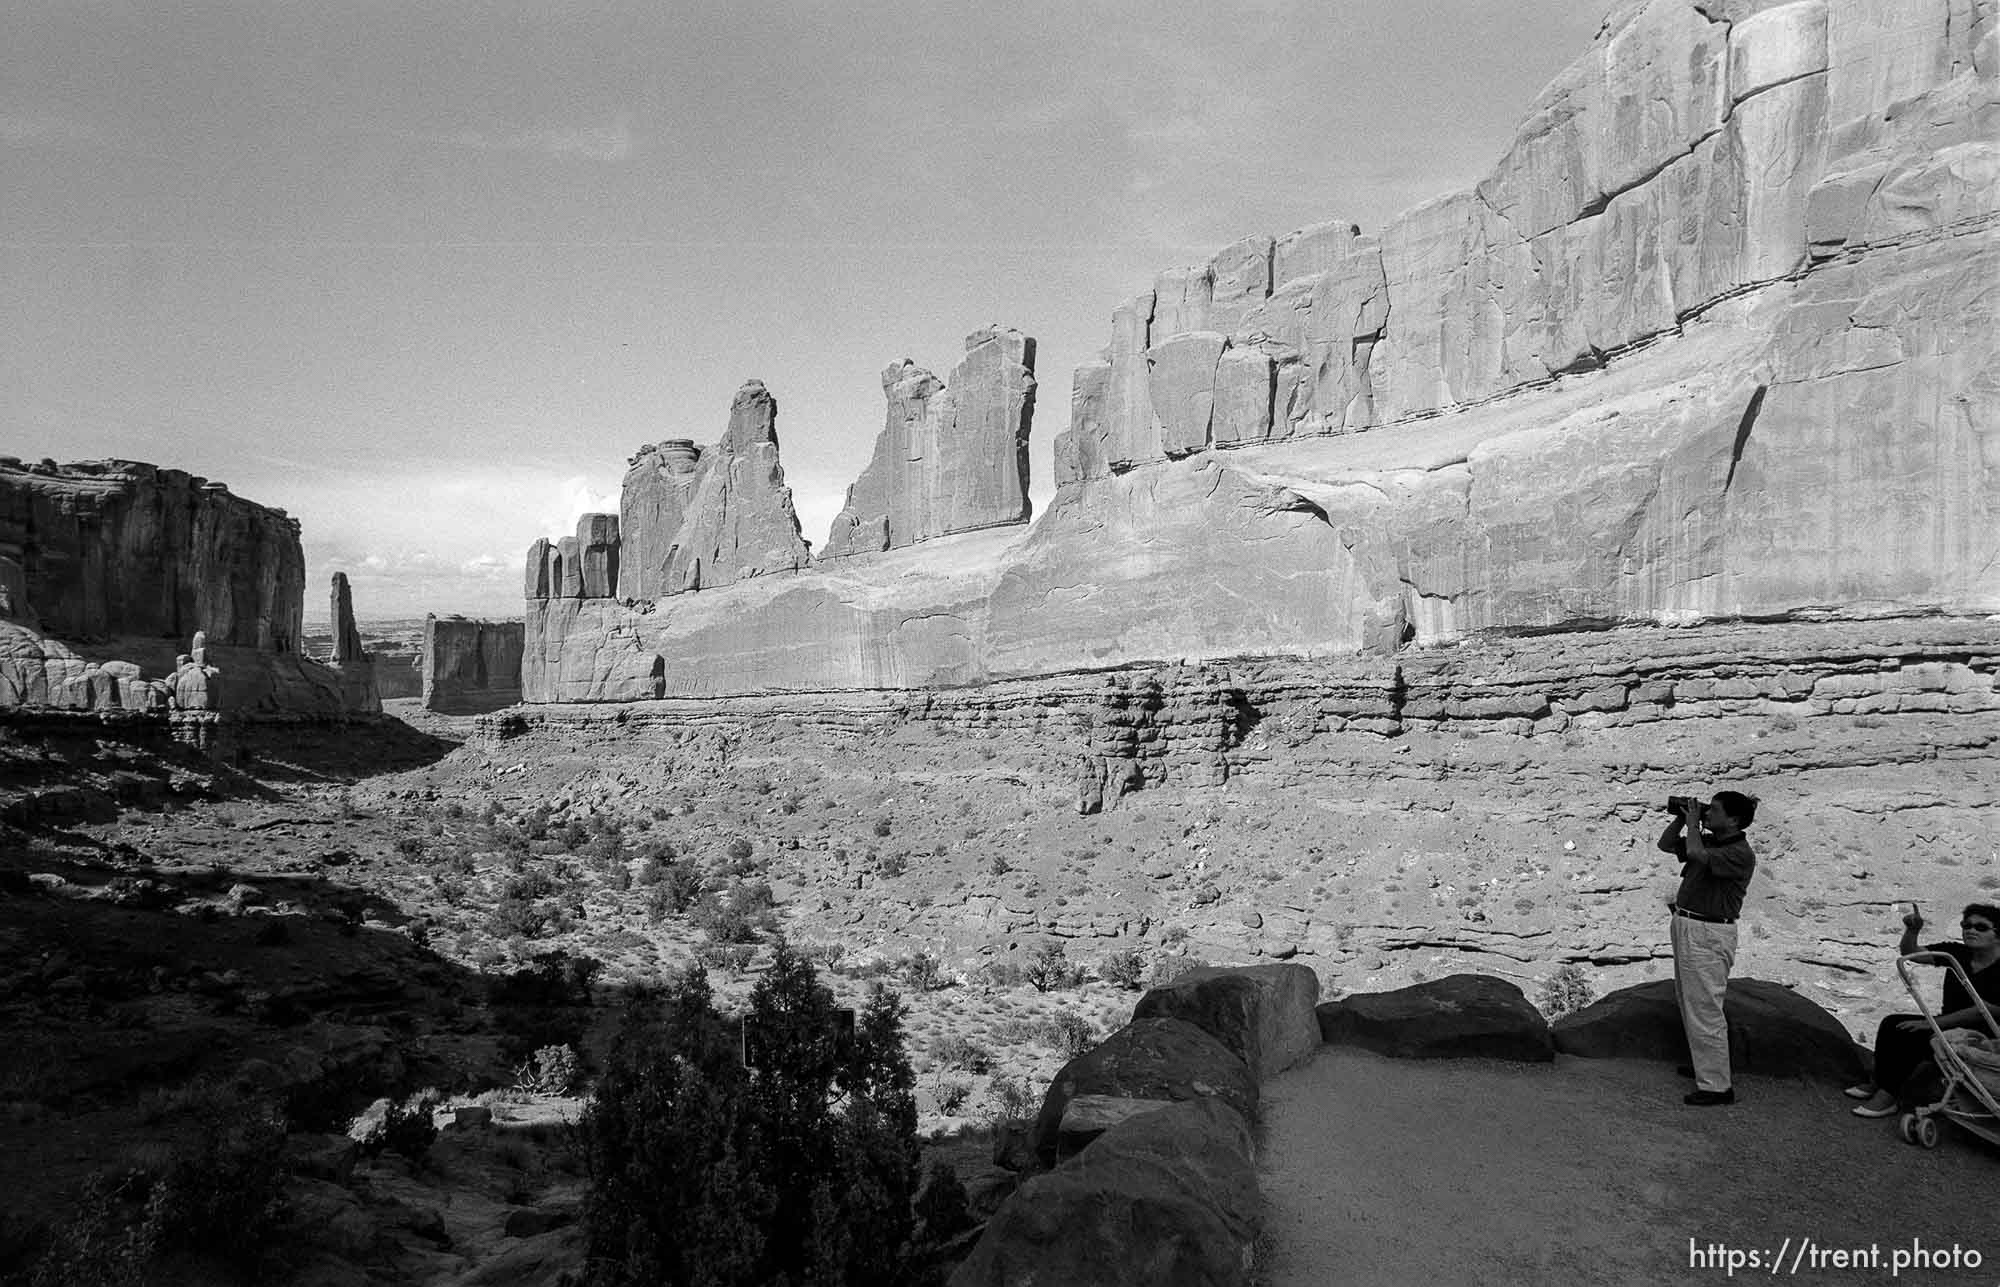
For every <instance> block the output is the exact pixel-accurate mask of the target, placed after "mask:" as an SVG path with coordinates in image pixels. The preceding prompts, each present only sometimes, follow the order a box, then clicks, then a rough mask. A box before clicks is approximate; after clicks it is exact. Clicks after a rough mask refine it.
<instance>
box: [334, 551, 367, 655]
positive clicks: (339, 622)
mask: <svg viewBox="0 0 2000 1287" xmlns="http://www.w3.org/2000/svg"><path fill="white" fill-rule="evenodd" d="M329 599H330V600H331V602H330V603H329V605H328V606H329V608H330V614H329V615H330V619H331V620H332V622H333V659H334V660H335V661H360V660H362V658H364V657H365V656H366V655H367V654H366V653H364V652H363V651H362V649H361V630H360V628H359V627H357V626H356V625H355V624H354V591H353V590H352V589H351V588H349V586H348V584H347V573H345V572H336V573H334V574H333V582H332V585H331V587H330V594H329Z"/></svg>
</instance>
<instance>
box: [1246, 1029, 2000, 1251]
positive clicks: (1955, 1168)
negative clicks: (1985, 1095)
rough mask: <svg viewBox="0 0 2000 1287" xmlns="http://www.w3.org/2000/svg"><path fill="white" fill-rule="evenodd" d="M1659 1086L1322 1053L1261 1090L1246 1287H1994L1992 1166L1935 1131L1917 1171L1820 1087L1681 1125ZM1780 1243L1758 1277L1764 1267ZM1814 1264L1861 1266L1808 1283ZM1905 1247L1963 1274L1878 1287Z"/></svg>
mask: <svg viewBox="0 0 2000 1287" xmlns="http://www.w3.org/2000/svg"><path fill="white" fill-rule="evenodd" d="M1684 1088H1685V1086H1684V1083H1682V1082H1681V1081H1680V1080H1679V1079H1678V1078H1676V1077H1675V1076H1674V1075H1673V1072H1672V1071H1671V1069H1669V1068H1667V1067H1666V1066H1664V1065H1660V1064H1652V1063H1638V1062H1625V1061H1612V1060H1583V1059H1568V1058H1564V1059H1560V1060H1559V1061H1558V1062H1557V1063H1556V1064H1555V1065H1553V1066H1536V1065H1523V1064H1507V1063H1497V1062H1488V1061H1482V1060H1466V1061H1417V1060H1392V1059H1386V1058H1383V1057H1380V1056H1377V1055H1371V1054H1367V1053H1364V1052H1360V1051H1354V1050H1346V1049H1341V1048H1338V1047H1328V1048H1327V1049H1325V1050H1324V1051H1322V1052H1321V1053H1320V1054H1319V1055H1318V1056H1317V1057H1316V1058H1315V1060H1314V1061H1313V1062H1312V1063H1311V1064H1308V1065H1306V1066H1304V1067H1301V1068H1297V1069H1294V1070H1293V1071H1291V1072H1289V1073H1286V1074H1285V1075H1284V1076H1282V1077H1280V1078H1279V1079H1278V1080H1277V1081H1275V1082H1273V1083H1272V1084H1270V1085H1269V1086H1267V1087H1266V1088H1265V1090H1266V1094H1265V1100H1264V1108H1265V1123H1264V1127H1263V1132H1262V1134H1263V1138H1264V1140H1265V1141H1266V1144H1265V1151H1264V1154H1263V1156H1262V1159H1261V1163H1260V1170H1261V1172H1262V1174H1261V1176H1260V1180H1261V1183H1262V1186H1263V1190H1264V1197H1265V1213H1266V1215H1265V1218H1266V1226H1267V1238H1266V1242H1267V1247H1266V1254H1265V1257H1264V1261H1263V1263H1262V1264H1261V1265H1260V1268H1259V1273H1258V1282H1259V1283H1260V1284H1262V1287H1330V1285H1332V1284H1341V1283H1352V1284H1361V1285H1372V1284H1403V1283H1409V1284H1434V1283H1447V1282H1448V1283H1454V1284H1465V1285H1467V1287H1472V1285H1474V1284H1489V1283H1490V1284H1508V1285H1510V1287H1511V1285H1513V1284H1528V1283H1533V1284H1537V1287H1543V1285H1546V1287H1564V1285H1566V1284H1579V1285H1582V1284H1591V1285H1593V1287H1595V1285H1598V1284H1620V1285H1629V1287H1641V1285H1643V1284H1656V1283H1659V1284H1665V1283H1673V1284H1687V1283H1701V1282H1715V1283H1722V1282H1727V1281H1730V1279H1731V1275H1730V1274H1729V1273H1728V1271H1727V1269H1726V1268H1725V1267H1724V1265H1723V1263H1722V1262H1721V1261H1720V1260H1717V1261H1716V1262H1715V1263H1714V1264H1713V1265H1712V1266H1710V1265H1708V1264H1703V1263H1698V1262H1695V1261H1694V1260H1693V1258H1692V1257H1691V1255H1690V1245H1689V1244H1690V1239H1692V1240H1693V1242H1694V1244H1695V1247H1696V1249H1697V1250H1699V1251H1700V1252H1702V1253H1703V1254H1704V1255H1705V1254H1706V1253H1707V1249H1708V1248H1709V1246H1710V1244H1719V1245H1720V1246H1721V1247H1723V1248H1729V1249H1734V1250H1737V1251H1742V1252H1752V1251H1755V1252H1760V1253H1761V1256H1762V1260H1763V1264H1762V1265H1760V1266H1759V1267H1757V1268H1756V1269H1754V1270H1753V1269H1751V1268H1750V1267H1748V1266H1747V1265H1746V1266H1743V1267H1740V1268H1738V1269H1737V1270H1736V1273H1735V1277H1736V1278H1738V1279H1753V1278H1756V1277H1760V1276H1761V1277H1767V1278H1768V1277H1772V1276H1782V1277H1785V1278H1787V1279H1788V1280H1790V1281H1794V1282H1802V1283H1812V1282H1818V1283H1829V1284H1832V1283H1840V1284H1850V1285H1858V1284H1864V1283H1888V1282H1896V1283H1900V1284H1911V1283H1958V1282H1966V1283H1981V1284H1993V1283H1996V1282H2000V1220H1996V1219H1995V1217H1994V1214H1993V1212H1994V1206H1993V1200H1994V1199H1993V1195H1994V1194H1995V1192H1996V1191H2000V1149H1995V1148H1992V1147H1991V1146H1988V1145H1985V1144H1983V1143H1981V1142H1980V1141H1977V1140H1975V1139H1973V1138H1972V1137H1971V1136H1969V1135H1967V1134H1965V1133H1963V1132H1960V1131H1958V1130H1957V1129H1956V1128H1954V1127H1951V1126H1947V1127H1946V1128H1945V1134H1946V1138H1945V1141H1944V1143H1943V1144H1942V1145H1941V1146H1940V1147H1939V1148H1938V1149H1937V1150H1935V1151H1925V1150H1922V1149H1918V1148H1914V1147H1912V1146H1910V1145H1907V1144H1904V1143H1903V1142H1902V1141H1901V1140H1900V1139H1899V1138H1898V1137H1897V1135H1896V1127H1895V1123H1894V1121H1893V1119H1891V1120H1885V1121H1864V1120H1862V1119H1859V1118H1856V1117H1853V1116H1852V1115H1850V1114H1849V1112H1848V1111H1847V1110H1848V1108H1849V1107H1850V1102H1849V1101H1848V1100H1846V1099H1845V1098H1843V1097H1842V1096H1841V1094H1840V1091H1839V1089H1838V1088H1836V1087H1830V1086H1822V1085H1818V1084H1815V1083H1808V1082H1802V1081H1793V1080H1781V1079H1774V1078H1759V1077H1743V1078H1739V1079H1738V1082H1737V1093H1738V1095H1739V1097H1740V1098H1739V1102H1738V1103H1737V1104H1736V1105H1734V1106H1733V1107H1729V1108H1720V1109H1691V1108H1686V1107H1683V1106H1682V1104H1681V1102H1680V1097H1681V1094H1682V1093H1683V1090H1684ZM1788 1238H1789V1239H1790V1240H1791V1243H1790V1250H1789V1251H1787V1253H1786V1258H1785V1263H1784V1266H1783V1267H1782V1268H1780V1269H1779V1270H1778V1271H1777V1274H1776V1275H1773V1274H1772V1272H1771V1270H1770V1268H1769V1263H1770V1260H1771V1259H1772V1257H1773V1255H1774V1253H1776V1252H1777V1251H1778V1250H1779V1249H1780V1248H1781V1247H1783V1246H1784V1244H1785V1243H1786V1240H1787V1239H1788ZM1801 1239H1812V1240H1813V1244H1812V1245H1813V1246H1815V1247H1818V1248H1834V1247H1839V1248H1862V1249H1864V1250H1865V1249H1867V1248H1870V1247H1879V1248H1880V1257H1881V1267H1880V1268H1876V1269H1869V1268H1855V1267H1848V1268H1838V1267H1835V1265H1834V1263H1833V1262H1832V1261H1830V1260H1829V1261H1826V1262H1825V1263H1823V1264H1822V1265H1821V1267H1819V1268H1817V1269H1816V1268H1814V1265H1813V1260H1812V1252H1811V1251H1810V1250H1808V1252H1807V1253H1806V1257H1805V1258H1804V1259H1803V1260H1802V1261H1801V1263H1800V1265H1799V1268H1798V1269H1797V1272H1796V1273H1794V1272H1792V1263H1793V1259H1794V1257H1795V1256H1797V1254H1798V1249H1799V1245H1800V1240H1801ZM1913 1241H1920V1242H1921V1244H1922V1247H1923V1248H1924V1249H1925V1250H1926V1251H1929V1250H1931V1249H1934V1248H1940V1247H1941V1248H1944V1249H1949V1248H1951V1247H1952V1245H1953V1244H1954V1243H1956V1244H1957V1245H1958V1246H1959V1247H1960V1248H1961V1249H1965V1250H1971V1249H1976V1250H1977V1251H1978V1252H1979V1253H1981V1258H1982V1260H1983V1264H1982V1265H1981V1266H1980V1267H1978V1268H1977V1269H1965V1268H1960V1269H1958V1270H1957V1271H1955V1272H1954V1271H1952V1270H1949V1269H1939V1268H1935V1267H1926V1268H1923V1269H1905V1270H1903V1271H1902V1272H1901V1274H1900V1276H1896V1275H1892V1273H1891V1268H1890V1262H1891V1257H1892V1256H1893V1254H1894V1253H1895V1252H1896V1251H1897V1250H1899V1249H1900V1250H1901V1251H1903V1252H1904V1253H1906V1254H1907V1253H1908V1252H1909V1251H1910V1250H1911V1248H1912V1245H1913Z"/></svg>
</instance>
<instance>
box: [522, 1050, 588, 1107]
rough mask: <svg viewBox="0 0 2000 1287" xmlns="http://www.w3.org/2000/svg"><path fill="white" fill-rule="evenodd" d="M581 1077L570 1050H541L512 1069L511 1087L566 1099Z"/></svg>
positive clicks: (579, 1069)
mask: <svg viewBox="0 0 2000 1287" xmlns="http://www.w3.org/2000/svg"><path fill="white" fill-rule="evenodd" d="M582 1077H583V1065H582V1063H581V1062H580V1061H579V1060H578V1059H577V1057H576V1051H575V1049H574V1048H572V1047H570V1046H543V1047H542V1048H541V1049H539V1050H537V1051H535V1053H534V1054H532V1055H530V1056H528V1058H526V1059H524V1060H522V1061H521V1063H520V1065H519V1066H518V1067H517V1068H515V1069H514V1086H515V1088H516V1089H518V1090H525V1091H529V1092H531V1093H533V1094H537V1095H567V1094H569V1093H570V1091H572V1090H574V1089H576V1085H577V1082H578V1081H580V1080H581V1079H582Z"/></svg>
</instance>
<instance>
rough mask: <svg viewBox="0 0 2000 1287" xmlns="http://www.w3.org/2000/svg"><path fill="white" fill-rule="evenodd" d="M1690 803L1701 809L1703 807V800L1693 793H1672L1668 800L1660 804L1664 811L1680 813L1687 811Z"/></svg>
mask: <svg viewBox="0 0 2000 1287" xmlns="http://www.w3.org/2000/svg"><path fill="white" fill-rule="evenodd" d="M1689 805H1694V806H1695V808H1697V809H1699V808H1700V807H1701V800H1700V799H1699V798H1698V797H1696V796H1691V795H1670V796H1668V797H1667V802H1666V803H1665V804H1663V805H1661V806H1660V810H1661V811H1662V812H1663V813H1671V814H1675V815H1679V814H1683V813H1686V812H1687V807H1688V806H1689Z"/></svg>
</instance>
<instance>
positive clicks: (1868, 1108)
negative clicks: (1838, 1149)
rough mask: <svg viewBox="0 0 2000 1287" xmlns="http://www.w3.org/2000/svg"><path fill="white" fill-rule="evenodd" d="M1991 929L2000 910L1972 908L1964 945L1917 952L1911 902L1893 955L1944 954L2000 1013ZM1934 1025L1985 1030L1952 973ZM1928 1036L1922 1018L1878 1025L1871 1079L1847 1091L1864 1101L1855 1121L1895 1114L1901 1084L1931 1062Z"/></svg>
mask: <svg viewBox="0 0 2000 1287" xmlns="http://www.w3.org/2000/svg"><path fill="white" fill-rule="evenodd" d="M1995 926H2000V908H1996V907H1993V906H1992V905H1990V904H1987V903H1972V904H1969V905H1968V906H1967V907H1966V909H1965V914H1964V916H1963V917H1961V918H1960V921H1959V929H1960V930H1961V931H1963V933H1964V937H1965V941H1964V942H1962V943H1931V944H1928V945H1926V946H1925V947H1923V948H1921V949H1919V948H1918V947H1917V931H1918V930H1920V929H1922V928H1923V927H1924V918H1923V914H1922V913H1920V912H1918V911H1917V907H1916V904H1915V903H1912V904H1910V914H1909V915H1907V916H1905V917H1904V918H1903V941H1902V943H1901V944H1900V945H1899V946H1898V947H1897V949H1896V950H1897V952H1899V953H1900V954H1901V955H1903V956H1908V955H1909V954H1910V953H1912V952H1915V951H1919V950H1921V951H1925V952H1942V953H1944V954H1945V955H1947V956H1949V957H1951V958H1953V959H1954V960H1956V961H1957V962H1958V963H1959V965H1960V966H1962V967H1964V970H1965V973H1966V975H1967V976H1968V977H1969V978H1970V979H1971V980H1972V991H1973V992H1976V993H1978V994H1979V996H1980V997H1981V998H1982V999H1984V1000H1985V1002H1986V1004H1987V1007H1988V1008H1989V1009H1991V1010H1993V1011H1995V1012H1996V1014H2000V934H1996V933H1995ZM1926 964H1936V962H1926ZM1940 968H1942V967H1940ZM1937 1026H1938V1027H1940V1028H1980V1029H1983V1028H1984V1027H1985V1026H1986V1025H1985V1022H1984V1021H1983V1020H1982V1019H1981V1018H1980V1017H1979V1007H1978V1006H1977V1005H1975V1004H1974V1003H1973V1000H1972V994H1971V993H1968V992H1967V991H1966V990H1965V985H1964V984H1962V983H1960V982H1959V981H1958V975H1957V974H1955V973H1950V972H1947V973H1946V974H1945V976H1944V1006H1943V1009H1942V1011H1941V1012H1940V1013H1939V1014H1938V1016H1937ZM1932 1035H1933V1034H1932V1032H1931V1025H1930V1022H1929V1021H1928V1020H1926V1019H1925V1018H1924V1017H1923V1016H1922V1015H1920V1014H1892V1015H1890V1016H1889V1017H1888V1018H1886V1019H1884V1020H1882V1025H1881V1026H1880V1027H1879V1028H1877V1029H1876V1030H1875V1080H1874V1081H1872V1082H1869V1083H1866V1084H1864V1085H1860V1086H1849V1087H1848V1088H1847V1093H1848V1094H1849V1095H1850V1096H1852V1097H1853V1098H1855V1099H1860V1100H1865V1101H1867V1102H1865V1103H1861V1104H1856V1105H1855V1106H1854V1115H1855V1116H1856V1117H1887V1116H1889V1115H1890V1114H1891V1113H1894V1112H1895V1111H1896V1109H1897V1108H1898V1107H1899V1105H1900V1100H1899V1097H1898V1096H1899V1092H1901V1091H1902V1089H1903V1086H1904V1084H1905V1083H1906V1082H1908V1081H1909V1080H1910V1075H1911V1074H1912V1073H1914V1072H1916V1071H1917V1069H1918V1068H1920V1067H1922V1066H1923V1065H1924V1064H1925V1063H1927V1062H1929V1060H1930V1057H1931V1037H1932Z"/></svg>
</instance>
